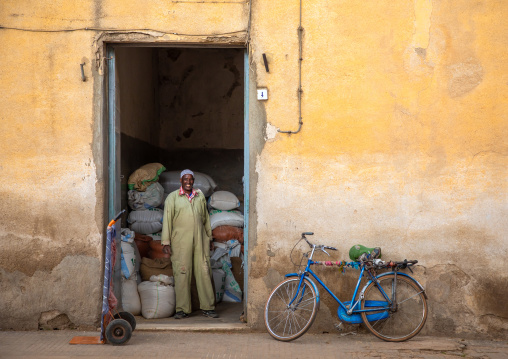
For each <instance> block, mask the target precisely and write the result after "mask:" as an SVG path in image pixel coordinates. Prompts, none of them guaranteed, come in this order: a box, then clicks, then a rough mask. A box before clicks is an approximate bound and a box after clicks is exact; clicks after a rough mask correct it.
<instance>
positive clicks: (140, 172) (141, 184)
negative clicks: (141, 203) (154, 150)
mask: <svg viewBox="0 0 508 359" xmlns="http://www.w3.org/2000/svg"><path fill="white" fill-rule="evenodd" d="M165 170H166V167H164V166H163V165H162V164H160V163H148V164H146V165H144V166H142V167H140V168H138V169H137V170H135V171H134V172H132V174H131V175H130V177H129V180H128V181H127V187H128V188H129V190H133V189H135V190H136V191H140V192H144V191H146V188H147V187H148V186H150V185H151V184H152V183H154V182H157V181H158V180H159V176H160V174H161V173H162V172H164V171H165Z"/></svg>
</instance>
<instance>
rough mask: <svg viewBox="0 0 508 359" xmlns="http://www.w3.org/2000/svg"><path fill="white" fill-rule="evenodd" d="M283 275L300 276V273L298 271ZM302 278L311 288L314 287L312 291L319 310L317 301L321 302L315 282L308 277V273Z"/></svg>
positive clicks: (287, 276) (288, 276)
mask: <svg viewBox="0 0 508 359" xmlns="http://www.w3.org/2000/svg"><path fill="white" fill-rule="evenodd" d="M284 277H286V278H290V277H300V275H299V274H298V273H288V274H286V275H285V276H284ZM304 280H306V281H308V282H309V283H310V284H311V285H312V288H314V291H315V292H316V304H317V309H318V310H319V303H320V302H321V300H320V297H319V290H318V288H317V286H316V283H314V281H313V280H312V279H310V278H309V275H308V274H306V275H305V279H304Z"/></svg>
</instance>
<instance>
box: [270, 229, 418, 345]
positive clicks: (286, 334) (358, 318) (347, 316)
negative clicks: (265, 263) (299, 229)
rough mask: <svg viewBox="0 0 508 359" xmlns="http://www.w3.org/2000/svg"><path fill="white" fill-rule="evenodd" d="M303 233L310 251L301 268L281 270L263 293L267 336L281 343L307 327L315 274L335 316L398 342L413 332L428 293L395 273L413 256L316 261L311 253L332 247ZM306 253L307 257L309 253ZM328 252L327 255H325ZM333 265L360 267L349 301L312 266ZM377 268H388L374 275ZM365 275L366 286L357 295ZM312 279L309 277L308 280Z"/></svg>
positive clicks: (315, 300) (315, 294)
mask: <svg viewBox="0 0 508 359" xmlns="http://www.w3.org/2000/svg"><path fill="white" fill-rule="evenodd" d="M312 234H314V233H312V232H304V233H302V238H301V240H305V241H306V242H307V244H308V245H309V246H310V248H311V250H310V252H308V253H305V254H304V257H307V258H308V259H307V265H306V267H305V270H303V271H299V272H298V273H290V274H286V278H287V279H285V280H284V281H282V282H281V283H279V284H278V285H277V286H276V287H275V289H274V290H273V291H272V293H271V294H270V296H269V297H268V301H267V302H266V306H265V313H264V317H265V326H266V329H267V330H268V333H270V335H271V336H272V337H274V338H275V339H277V340H281V341H291V340H294V339H296V338H299V337H300V336H302V335H303V334H304V333H305V332H306V331H307V330H308V329H309V328H310V326H311V325H312V323H313V322H314V319H315V318H316V314H317V311H318V310H319V303H320V297H319V291H318V288H317V286H316V284H315V283H314V281H313V280H312V278H314V279H315V280H316V281H317V282H318V283H319V284H321V286H322V287H323V288H324V289H325V290H326V291H327V292H328V293H329V294H330V295H331V296H332V297H333V299H335V300H336V301H337V303H338V304H339V308H338V310H337V315H338V316H339V319H340V320H341V321H343V322H346V323H353V324H358V323H362V322H363V323H364V324H365V326H366V327H367V329H369V331H370V332H371V333H372V334H374V335H375V336H376V337H378V338H380V339H383V340H386V341H390V342H401V341H404V340H408V339H410V338H412V337H414V336H415V335H417V334H418V333H419V332H420V331H421V330H422V328H423V326H424V324H425V321H426V320H427V295H426V294H425V290H424V289H423V287H422V286H421V285H420V283H418V281H417V280H415V279H414V278H413V277H411V276H410V275H408V274H406V273H403V272H400V270H401V269H406V268H408V269H409V270H411V268H410V267H411V266H413V265H415V264H416V263H418V261H416V260H411V261H408V260H404V261H402V262H391V261H390V262H384V261H382V260H381V259H377V258H372V257H370V256H368V255H367V256H363V258H360V259H359V260H358V261H356V262H342V261H340V262H329V261H326V262H320V261H313V260H312V257H313V256H314V253H315V252H316V251H322V252H324V253H326V254H328V252H327V251H326V249H329V250H337V249H336V248H334V247H330V246H325V245H316V244H312V243H310V242H309V241H308V240H307V238H306V237H305V236H306V235H312ZM309 253H310V255H309ZM328 255H330V254H328ZM315 264H319V265H327V266H328V265H337V266H339V267H344V266H346V267H353V268H358V269H359V270H360V276H359V278H358V282H357V284H356V288H355V291H354V293H353V297H352V299H351V301H349V302H341V301H340V300H339V299H338V298H337V296H336V295H335V294H334V293H333V292H332V291H331V290H330V289H329V288H328V287H327V286H326V285H325V284H324V283H323V281H322V280H321V279H319V277H318V275H317V274H316V273H314V272H313V271H312V270H311V269H310V266H311V265H315ZM379 269H390V271H388V272H384V273H381V274H377V273H376V271H377V270H379ZM364 276H365V277H366V278H367V279H368V282H367V284H366V285H365V286H364V287H363V289H362V290H361V291H360V292H359V293H358V290H359V288H360V282H361V281H362V278H364ZM311 277H312V278H311Z"/></svg>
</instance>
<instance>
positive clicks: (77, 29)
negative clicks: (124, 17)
mask: <svg viewBox="0 0 508 359" xmlns="http://www.w3.org/2000/svg"><path fill="white" fill-rule="evenodd" d="M3 29H5V30H17V31H27V32H73V31H109V32H136V31H140V32H141V31H152V32H159V33H162V34H171V35H178V36H222V35H233V34H238V33H242V32H247V30H238V31H230V32H222V33H218V34H183V33H178V32H170V31H169V32H168V31H161V30H155V29H108V28H98V27H82V28H75V29H52V30H48V29H27V28H19V27H8V26H1V25H0V30H3Z"/></svg>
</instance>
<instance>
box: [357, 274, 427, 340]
mask: <svg viewBox="0 0 508 359" xmlns="http://www.w3.org/2000/svg"><path fill="white" fill-rule="evenodd" d="M378 280H379V286H380V287H381V288H383V291H384V292H385V293H386V295H387V296H388V297H389V298H390V300H392V301H393V298H395V305H392V306H390V305H389V304H388V302H387V301H386V299H385V297H384V296H383V294H382V292H381V289H379V288H378V287H377V285H376V284H375V283H374V282H372V283H370V284H369V286H368V287H367V288H366V289H365V293H364V300H363V301H362V305H361V308H362V309H374V308H377V307H379V308H380V309H384V310H379V311H377V312H373V313H366V312H362V313H361V314H362V319H363V322H364V323H365V326H366V327H367V328H368V329H369V330H370V331H371V332H372V334H374V335H375V336H376V337H378V338H380V339H383V340H386V341H389V342H402V341H404V340H408V339H411V338H412V337H414V336H415V335H416V334H418V333H419V332H420V330H422V328H423V325H424V324H425V321H426V320H427V300H426V299H425V295H424V293H423V290H422V289H421V288H420V287H419V286H418V285H417V284H416V283H415V282H414V281H413V280H412V279H410V278H407V277H405V276H402V275H397V283H396V285H395V275H393V274H389V275H386V276H382V277H379V278H378Z"/></svg>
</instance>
